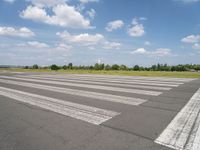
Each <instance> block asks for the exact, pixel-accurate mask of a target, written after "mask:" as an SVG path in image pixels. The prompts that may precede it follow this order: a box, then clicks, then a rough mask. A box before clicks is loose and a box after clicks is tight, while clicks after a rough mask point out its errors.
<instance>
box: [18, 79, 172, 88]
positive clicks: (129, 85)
mask: <svg viewBox="0 0 200 150" xmlns="http://www.w3.org/2000/svg"><path fill="white" fill-rule="evenodd" d="M17 77H21V78H29V79H30V78H34V79H46V80H49V79H50V80H55V81H62V82H77V83H85V84H98V85H108V86H122V87H129V88H142V89H152V90H171V89H172V88H169V87H157V86H148V85H146V86H144V85H131V84H118V83H108V82H96V81H84V80H71V79H62V78H53V77H27V76H17Z"/></svg>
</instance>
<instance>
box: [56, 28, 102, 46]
mask: <svg viewBox="0 0 200 150" xmlns="http://www.w3.org/2000/svg"><path fill="white" fill-rule="evenodd" d="M56 35H58V36H59V37H60V38H62V39H63V40H66V41H68V42H73V43H80V44H83V45H95V44H97V43H99V42H101V41H102V40H103V39H104V36H103V35H101V34H94V35H91V34H88V33H82V34H78V35H71V34H70V33H69V32H67V31H64V32H61V33H60V32H57V33H56Z"/></svg>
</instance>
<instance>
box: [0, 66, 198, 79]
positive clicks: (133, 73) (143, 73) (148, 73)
mask: <svg viewBox="0 0 200 150" xmlns="http://www.w3.org/2000/svg"><path fill="white" fill-rule="evenodd" d="M0 70H5V71H14V72H52V73H53V72H57V73H74V74H104V75H124V76H151V77H177V78H200V72H160V71H105V70H102V71H97V70H59V71H52V70H48V69H16V68H15V69H0Z"/></svg>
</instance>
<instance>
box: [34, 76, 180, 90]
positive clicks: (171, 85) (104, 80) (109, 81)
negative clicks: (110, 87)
mask: <svg viewBox="0 0 200 150" xmlns="http://www.w3.org/2000/svg"><path fill="white" fill-rule="evenodd" d="M31 77H53V78H62V79H69V78H67V77H63V76H58V75H56V76H54V75H45V76H43V75H42V76H41V75H31ZM70 79H73V80H82V81H83V80H85V81H98V82H100V81H103V82H108V83H122V84H139V85H152V86H166V87H178V86H179V85H180V84H175V83H160V82H146V81H124V80H113V79H95V78H92V77H91V78H82V77H78V78H77V77H70Z"/></svg>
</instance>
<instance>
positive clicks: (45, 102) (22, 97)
mask: <svg viewBox="0 0 200 150" xmlns="http://www.w3.org/2000/svg"><path fill="white" fill-rule="evenodd" d="M0 95H2V96H5V97H9V98H11V99H14V100H17V101H20V102H24V103H28V104H31V105H34V106H38V107H41V108H44V109H47V110H50V111H53V112H56V113H59V114H62V115H65V116H69V117H72V118H76V119H79V120H82V121H86V122H89V123H92V124H96V125H99V124H101V123H103V122H105V121H107V120H109V119H111V118H112V117H114V116H116V115H119V113H117V112H114V111H109V110H105V109H100V108H96V107H90V106H87V105H82V104H77V103H72V102H68V101H64V100H59V99H55V98H50V97H46V96H41V95H36V94H31V93H27V92H22V91H18V90H14V89H9V88H4V87H0Z"/></svg>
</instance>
